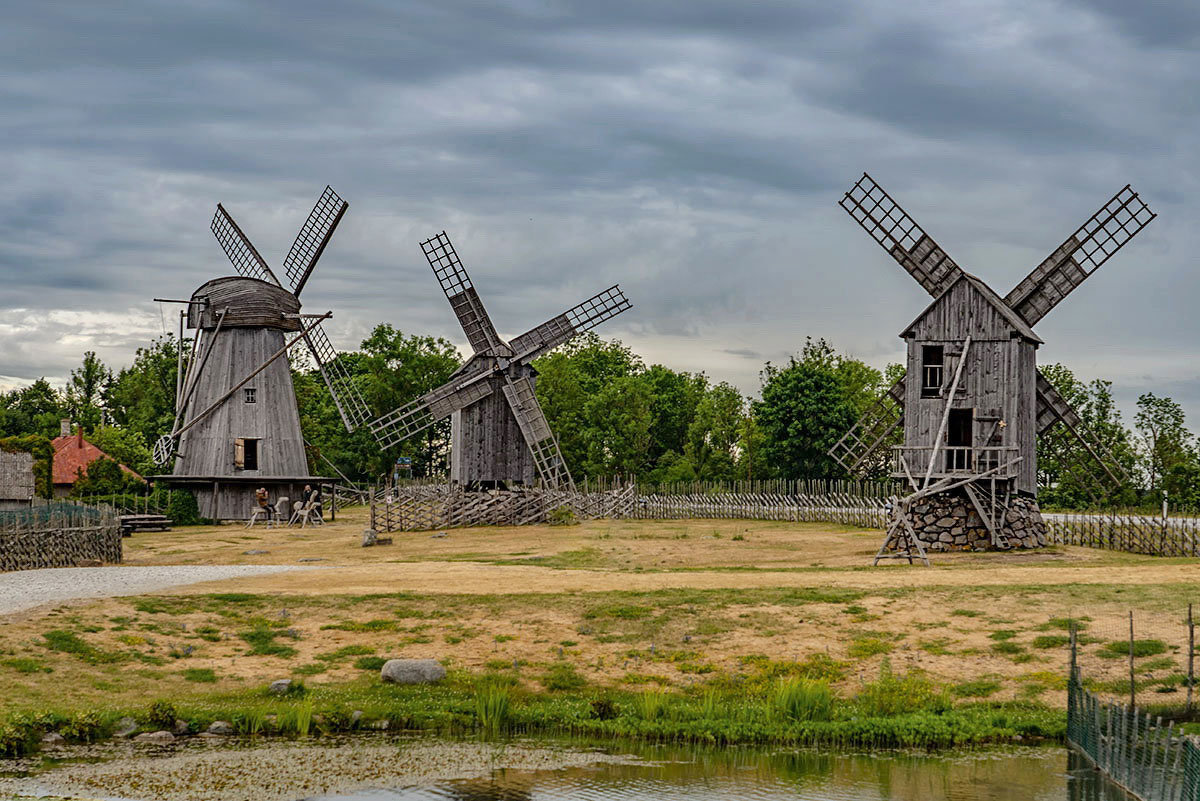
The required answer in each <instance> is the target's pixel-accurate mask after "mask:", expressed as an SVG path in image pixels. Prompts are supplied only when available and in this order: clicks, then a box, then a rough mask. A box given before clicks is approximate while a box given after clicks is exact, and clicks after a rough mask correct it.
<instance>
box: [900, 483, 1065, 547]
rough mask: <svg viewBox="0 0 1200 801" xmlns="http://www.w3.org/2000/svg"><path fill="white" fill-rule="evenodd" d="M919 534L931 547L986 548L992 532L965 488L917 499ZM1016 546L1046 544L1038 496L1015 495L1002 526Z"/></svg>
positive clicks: (915, 513)
mask: <svg viewBox="0 0 1200 801" xmlns="http://www.w3.org/2000/svg"><path fill="white" fill-rule="evenodd" d="M911 522H912V526H913V529H914V530H915V531H916V532H917V536H918V537H919V538H920V539H921V542H922V543H923V544H924V545H925V548H926V550H930V551H986V550H990V549H992V548H993V546H992V535H991V533H990V532H989V531H988V530H987V526H985V525H984V524H983V520H982V519H981V518H980V517H979V512H977V511H976V510H975V506H974V504H972V503H971V500H970V499H969V498H968V497H967V495H966V493H965V492H962V491H961V490H960V491H957V492H950V493H943V494H941V495H934V496H932V497H930V498H924V499H921V500H919V501H917V502H916V503H915V504H914V505H913V508H912V518H911ZM1001 531H1002V533H1003V534H1004V537H1005V538H1006V539H1007V540H1008V543H1009V546H1010V547H1012V548H1041V547H1043V546H1044V545H1045V544H1046V524H1045V523H1044V522H1043V521H1042V514H1041V512H1040V511H1039V509H1038V504H1037V500H1035V499H1033V498H1027V497H1024V496H1013V498H1012V499H1011V500H1010V501H1009V505H1008V513H1007V514H1006V515H1005V520H1004V525H1003V526H1002V527H1001Z"/></svg>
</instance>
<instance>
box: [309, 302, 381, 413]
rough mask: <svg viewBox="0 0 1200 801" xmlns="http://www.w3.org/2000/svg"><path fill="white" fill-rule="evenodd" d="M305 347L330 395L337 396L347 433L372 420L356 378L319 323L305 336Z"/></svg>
mask: <svg viewBox="0 0 1200 801" xmlns="http://www.w3.org/2000/svg"><path fill="white" fill-rule="evenodd" d="M304 344H305V345H307V346H308V351H309V353H311V354H312V357H313V359H315V360H316V362H317V369H318V370H320V372H321V377H322V378H324V379H325V385H326V386H327V387H329V394H330V395H332V396H333V403H334V405H335V406H336V407H337V410H338V414H339V415H340V416H341V418H342V423H343V424H344V425H345V426H346V430H347V431H354V430H356V429H357V428H359V427H360V426H362V425H363V424H364V423H366V422H367V421H368V420H370V419H371V411H370V409H368V408H367V403H366V401H364V400H363V397H362V393H360V392H359V391H358V385H357V384H356V383H355V382H354V377H353V376H352V375H350V372H349V371H348V370H347V369H346V367H345V365H343V364H342V362H341V360H340V359H339V358H338V352H337V349H336V348H334V347H333V343H332V342H330V341H329V336H328V335H327V334H326V333H325V329H324V328H322V327H321V326H320V325H319V324H318V325H316V326H314V327H313V328H312V329H310V330H309V332H308V334H307V336H305V338H304Z"/></svg>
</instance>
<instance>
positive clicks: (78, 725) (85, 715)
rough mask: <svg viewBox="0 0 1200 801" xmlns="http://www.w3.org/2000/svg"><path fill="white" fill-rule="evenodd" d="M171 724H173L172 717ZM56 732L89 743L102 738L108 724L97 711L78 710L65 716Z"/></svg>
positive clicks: (69, 738)
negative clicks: (69, 715) (65, 718)
mask: <svg viewBox="0 0 1200 801" xmlns="http://www.w3.org/2000/svg"><path fill="white" fill-rule="evenodd" d="M171 725H172V726H173V725H175V721H174V719H172V721H171ZM58 733H59V734H61V735H62V736H63V737H66V738H67V739H68V740H73V741H75V742H82V743H90V742H93V741H94V740H100V739H103V737H104V735H105V734H107V733H108V725H107V724H106V723H105V721H104V719H103V718H102V717H101V716H100V713H99V712H97V711H95V710H91V711H89V712H79V713H77V714H74V715H72V716H71V717H69V718H67V720H66V722H64V723H63V724H62V725H60V726H59V727H58Z"/></svg>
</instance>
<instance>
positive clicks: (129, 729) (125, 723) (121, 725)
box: [113, 718, 138, 740]
mask: <svg viewBox="0 0 1200 801" xmlns="http://www.w3.org/2000/svg"><path fill="white" fill-rule="evenodd" d="M137 730H138V725H137V721H136V720H134V719H133V718H121V719H120V720H118V721H117V725H116V726H115V727H113V737H119V738H121V739H122V740H124V739H125V738H127V737H132V736H133V735H134V734H135V733H136V732H137Z"/></svg>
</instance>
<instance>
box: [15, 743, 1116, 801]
mask: <svg viewBox="0 0 1200 801" xmlns="http://www.w3.org/2000/svg"><path fill="white" fill-rule="evenodd" d="M9 793H11V794H14V795H17V796H21V797H29V796H32V797H39V796H42V795H48V796H69V797H80V796H82V797H85V798H107V799H134V800H136V801H185V799H186V801H300V800H301V799H320V801H438V800H440V801H445V800H447V799H461V801H519V800H522V799H529V801H535V800H538V801H558V799H564V800H565V799H587V800H591V799H595V800H596V801H651V800H652V799H653V801H673V800H674V799H681V800H682V799H689V801H710V800H711V801H716V800H717V799H721V800H722V801H775V799H780V800H782V799H792V800H798V801H1117V799H1123V796H1122V795H1121V794H1119V793H1116V792H1114V791H1113V790H1111V789H1110V788H1108V787H1107V786H1105V784H1104V783H1103V782H1101V781H1100V780H1098V778H1097V776H1096V775H1095V773H1094V772H1093V771H1091V770H1089V769H1087V768H1086V766H1084V765H1083V764H1082V763H1080V762H1078V761H1077V758H1076V757H1074V755H1072V754H1070V753H1069V752H1068V751H1067V750H1066V749H1064V748H1060V747H1051V746H1045V747H1015V748H1014V747H1010V748H1000V749H988V750H974V751H962V752H954V753H948V754H934V755H929V754H914V753H907V752H877V753H848V752H833V751H797V750H794V749H793V750H781V749H780V750H765V749H750V748H723V749H717V748H702V747H693V748H683V747H652V746H646V745H634V744H613V743H606V744H602V745H599V746H596V745H587V744H582V743H578V742H557V743H551V742H546V741H528V740H522V741H513V742H507V743H497V742H482V741H478V740H476V741H463V740H439V739H436V738H425V737H401V738H397V737H381V736H356V737H346V738H340V739H334V738H320V739H314V740H309V741H287V740H282V741H281V740H274V741H271V740H256V741H236V740H224V741H222V742H218V743H214V742H211V741H208V742H205V741H202V740H200V739H199V738H196V739H193V740H191V741H188V742H184V743H180V744H177V745H172V746H169V747H162V748H147V747H145V746H137V745H134V744H130V743H124V742H121V743H114V742H109V743H105V744H98V745H96V746H90V747H71V748H68V749H60V750H58V751H57V752H55V753H53V754H45V755H43V756H42V757H40V758H35V759H30V760H25V761H24V762H23V763H21V764H17V763H13V762H10V763H8V764H5V763H4V762H2V761H0V799H3V798H7V797H9V795H8V794H9Z"/></svg>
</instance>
